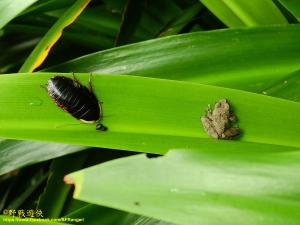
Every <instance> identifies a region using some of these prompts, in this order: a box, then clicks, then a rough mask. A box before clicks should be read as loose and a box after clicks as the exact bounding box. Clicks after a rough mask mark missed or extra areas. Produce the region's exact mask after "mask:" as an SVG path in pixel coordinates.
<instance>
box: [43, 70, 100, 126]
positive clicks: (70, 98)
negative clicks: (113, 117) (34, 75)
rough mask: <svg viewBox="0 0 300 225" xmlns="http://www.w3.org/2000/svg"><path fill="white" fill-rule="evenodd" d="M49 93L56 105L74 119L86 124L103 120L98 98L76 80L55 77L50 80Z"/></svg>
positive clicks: (48, 84)
mask: <svg viewBox="0 0 300 225" xmlns="http://www.w3.org/2000/svg"><path fill="white" fill-rule="evenodd" d="M47 91H48V94H49V96H50V97H51V98H52V99H53V101H54V102H55V104H56V105H57V106H58V107H60V108H62V109H63V110H64V111H66V112H68V113H70V114H71V115H72V116H73V117H75V118H76V119H78V120H81V121H83V122H85V123H93V122H96V121H98V120H100V118H101V107H100V105H99V102H98V100H97V97H96V96H95V94H94V93H93V92H92V90H89V89H88V88H87V87H85V86H83V85H82V84H80V83H79V82H78V81H77V80H76V79H70V78H68V77H63V76H55V77H52V78H50V79H49V80H48V83H47Z"/></svg>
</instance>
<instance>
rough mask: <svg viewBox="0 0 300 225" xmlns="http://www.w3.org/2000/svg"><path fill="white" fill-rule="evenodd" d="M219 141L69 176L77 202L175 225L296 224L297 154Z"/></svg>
mask: <svg viewBox="0 0 300 225" xmlns="http://www.w3.org/2000/svg"><path fill="white" fill-rule="evenodd" d="M220 144H221V145H217V144H216V143H215V148H214V149H212V148H210V146H207V145H203V146H202V147H201V148H200V149H197V150H194V151H187V150H181V151H171V152H169V153H168V154H167V155H166V156H162V157H159V158H154V159H147V158H146V157H145V156H144V155H137V156H131V157H127V158H123V159H119V160H114V161H110V162H107V163H105V164H100V165H97V166H93V167H90V168H88V169H84V170H81V171H78V172H75V173H73V174H71V175H68V179H69V180H73V182H74V183H75V193H74V197H75V198H76V199H80V200H82V201H86V202H90V203H93V204H99V205H104V206H107V207H112V208H117V209H122V210H126V211H129V212H133V213H137V214H141V215H146V216H151V217H154V218H158V219H162V220H166V221H170V222H174V223H177V224H182V225H202V224H203V225H219V224H220V223H221V224H224V225H252V224H258V225H282V224H291V225H298V224H299V220H300V214H299V210H300V203H299V193H300V191H299V187H300V165H299V160H300V151H299V150H298V151H292V150H293V149H288V148H271V149H269V148H265V147H264V146H262V145H261V146H252V148H251V145H248V146H247V145H244V146H243V145H240V146H238V145H235V146H233V145H231V143H226V145H223V143H220ZM240 144H242V143H240ZM216 147H219V150H216ZM243 147H245V148H246V149H244V148H243ZM286 150H290V151H286Z"/></svg>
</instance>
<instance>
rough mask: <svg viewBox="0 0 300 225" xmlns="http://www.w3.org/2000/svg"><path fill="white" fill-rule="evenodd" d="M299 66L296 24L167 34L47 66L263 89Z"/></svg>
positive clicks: (299, 38) (299, 37) (299, 32)
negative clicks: (57, 64)
mask: <svg viewBox="0 0 300 225" xmlns="http://www.w3.org/2000/svg"><path fill="white" fill-rule="evenodd" d="M274 46H276V47H274ZM299 68H300V26H285V27H270V28H251V29H249V28H248V29H236V30H233V29H230V30H229V29H228V30H219V31H209V32H197V33H192V34H186V35H176V36H171V37H165V38H160V39H156V40H151V41H146V42H141V43H137V44H132V45H127V46H124V47H119V48H114V49H110V50H106V51H101V52H97V53H94V54H91V55H87V56H84V57H80V58H78V59H75V60H72V61H70V62H67V63H64V64H62V65H59V66H56V67H53V68H51V69H50V70H51V71H54V72H57V71H59V72H70V71H74V72H90V73H107V74H133V75H136V76H149V77H157V78H163V79H173V80H185V81H192V82H196V83H204V84H214V85H220V86H225V87H231V88H237V89H243V90H249V91H260V92H261V91H262V90H264V89H265V88H268V87H269V86H270V85H272V84H274V83H276V81H277V80H280V79H282V77H284V76H286V75H288V74H290V73H292V72H294V71H296V70H298V69H299Z"/></svg>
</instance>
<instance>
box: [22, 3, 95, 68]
mask: <svg viewBox="0 0 300 225" xmlns="http://www.w3.org/2000/svg"><path fill="white" fill-rule="evenodd" d="M89 2H90V0H77V1H76V2H75V3H74V5H72V6H71V7H70V8H69V9H68V10H67V11H66V12H65V14H63V16H62V17H60V18H59V19H58V21H57V22H56V23H55V24H54V25H53V27H52V28H51V29H50V30H49V31H48V32H47V34H46V35H45V36H44V37H43V38H42V40H41V41H40V42H39V44H38V45H37V46H36V47H35V49H34V50H33V51H32V52H31V54H30V56H29V57H28V58H27V59H26V61H25V63H24V64H23V66H22V67H21V69H20V72H21V73H24V72H32V71H34V70H35V69H36V68H37V67H39V66H40V65H41V64H42V63H43V61H44V60H45V59H46V57H47V55H48V53H49V52H50V50H51V48H52V47H53V45H54V44H55V43H56V42H57V41H58V39H59V38H60V37H61V35H62V32H63V29H64V28H66V27H67V26H69V25H70V24H71V23H72V22H73V21H74V20H75V19H76V18H77V17H78V16H79V15H80V13H81V12H82V11H83V10H84V8H85V7H86V6H87V4H88V3H89Z"/></svg>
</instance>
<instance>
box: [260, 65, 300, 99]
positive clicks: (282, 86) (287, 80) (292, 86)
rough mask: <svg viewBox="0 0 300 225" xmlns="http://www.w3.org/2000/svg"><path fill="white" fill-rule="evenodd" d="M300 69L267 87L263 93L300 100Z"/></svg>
mask: <svg viewBox="0 0 300 225" xmlns="http://www.w3.org/2000/svg"><path fill="white" fill-rule="evenodd" d="M299 87H300V71H296V72H294V73H292V74H290V75H289V76H287V77H284V79H282V80H279V81H278V83H276V84H274V85H272V86H271V87H270V88H267V89H266V90H265V91H264V92H263V93H264V94H266V95H271V96H274V97H280V98H284V99H288V100H292V101H295V102H300V92H299Z"/></svg>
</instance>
